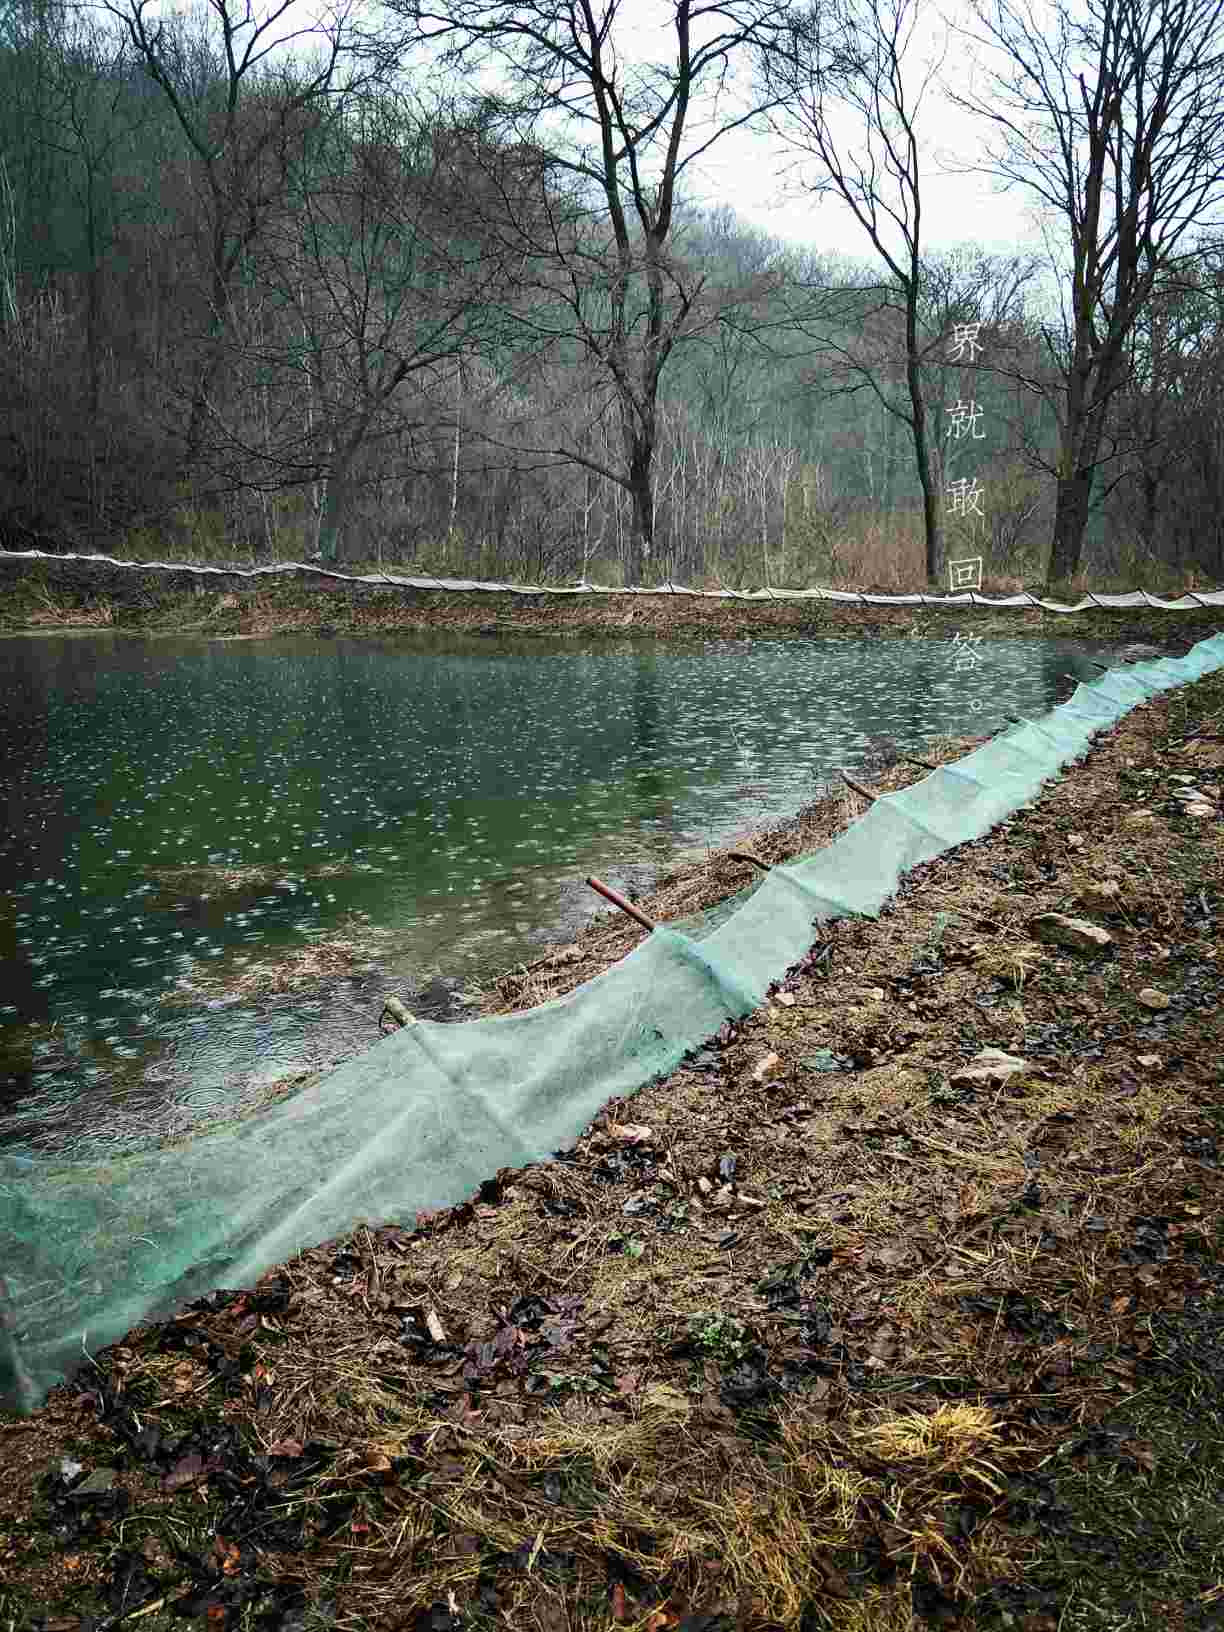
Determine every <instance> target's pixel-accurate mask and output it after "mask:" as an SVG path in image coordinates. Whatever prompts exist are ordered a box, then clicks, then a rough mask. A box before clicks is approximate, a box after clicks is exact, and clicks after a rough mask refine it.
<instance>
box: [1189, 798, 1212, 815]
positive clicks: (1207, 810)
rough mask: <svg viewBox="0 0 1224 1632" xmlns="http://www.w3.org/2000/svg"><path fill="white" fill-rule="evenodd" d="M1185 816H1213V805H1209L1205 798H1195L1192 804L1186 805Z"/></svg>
mask: <svg viewBox="0 0 1224 1632" xmlns="http://www.w3.org/2000/svg"><path fill="white" fill-rule="evenodd" d="M1186 815H1187V816H1198V817H1200V818H1202V817H1203V816H1214V815H1215V806H1214V805H1209V804H1208V803H1207V801H1206V800H1205V799H1196V800H1195V802H1194V803H1193V804H1192V805H1187V806H1186Z"/></svg>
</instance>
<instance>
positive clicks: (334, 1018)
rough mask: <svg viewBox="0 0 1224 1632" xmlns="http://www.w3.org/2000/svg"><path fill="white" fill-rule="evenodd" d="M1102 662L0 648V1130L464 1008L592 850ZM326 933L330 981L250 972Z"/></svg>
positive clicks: (580, 891) (216, 1105)
mask: <svg viewBox="0 0 1224 1632" xmlns="http://www.w3.org/2000/svg"><path fill="white" fill-rule="evenodd" d="M1090 650H1091V649H1090V648H1088V647H1085V646H1082V645H1073V644H1072V643H1069V642H1059V641H1037V640H1024V639H1015V640H1004V641H998V642H993V643H986V644H983V645H982V646H981V647H980V648H978V654H979V661H977V662H976V664H975V665H974V666H972V667H969V666H968V665H966V664H965V663H964V662H963V661H962V662H961V663H957V661H955V654H954V649H953V645H952V642H951V641H950V640H941V641H927V640H892V641H886V642H884V641H880V642H877V641H870V642H868V641H861V642H845V641H836V642H820V641H811V642H802V643H801V642H795V641H786V642H757V643H752V644H745V643H725V642H724V643H715V644H710V645H707V646H704V647H700V648H693V649H677V648H674V647H662V646H660V647H643V646H640V645H639V646H634V647H626V646H624V645H616V646H613V645H608V644H604V645H602V646H601V645H589V646H578V645H577V644H571V643H568V642H567V643H566V645H565V647H564V649H562V650H546V651H541V650H540V646H539V643H532V644H531V645H530V646H525V645H522V644H512V643H509V642H496V643H493V642H488V641H480V642H475V641H473V642H468V643H466V644H465V643H462V642H457V641H455V640H453V639H448V640H446V641H445V643H441V642H439V641H438V640H437V639H436V638H435V639H429V638H419V639H411V638H397V639H395V640H394V641H384V642H377V641H368V640H363V641H348V640H335V641H320V640H309V639H292V640H289V639H285V640H274V641H261V642H258V643H231V642H201V641H193V640H188V639H181V640H159V641H157V642H147V643H146V642H142V641H138V640H131V639H125V638H124V637H121V636H92V637H89V638H66V637H65V638H58V637H57V638H49V639H37V640H29V639H26V640H15V639H10V640H4V641H0V686H2V687H3V691H2V693H0V695H2V696H3V699H4V704H3V715H2V717H0V766H2V767H3V798H4V802H5V811H6V816H7V820H6V821H5V823H4V826H3V828H2V829H0V1144H10V1145H12V1144H18V1145H24V1146H26V1147H28V1148H33V1149H39V1150H44V1151H47V1150H63V1151H69V1150H71V1151H77V1150H80V1149H81V1148H82V1142H83V1141H84V1142H86V1143H88V1144H89V1145H90V1146H91V1147H94V1148H96V1147H97V1146H98V1145H99V1144H101V1145H104V1146H105V1147H106V1148H108V1149H116V1148H119V1147H126V1146H129V1145H132V1144H134V1143H139V1142H143V1141H144V1140H145V1139H147V1138H149V1137H151V1136H154V1135H157V1134H161V1133H166V1132H171V1131H175V1132H177V1131H183V1130H185V1129H187V1128H189V1127H190V1126H192V1125H193V1124H195V1123H197V1122H199V1121H201V1120H206V1119H208V1118H210V1117H215V1116H218V1115H222V1114H225V1112H226V1111H227V1110H228V1109H230V1108H231V1107H236V1106H239V1105H245V1104H249V1103H253V1102H255V1101H256V1100H257V1099H258V1097H259V1095H260V1093H261V1092H262V1091H264V1090H266V1087H267V1085H268V1084H270V1083H271V1082H273V1081H275V1080H276V1079H279V1078H284V1077H286V1076H287V1075H290V1074H293V1073H295V1072H301V1071H305V1070H309V1069H312V1068H316V1067H318V1066H321V1065H325V1064H328V1063H330V1062H331V1061H333V1060H335V1059H338V1058H341V1057H343V1056H344V1055H346V1054H349V1053H352V1052H353V1051H355V1050H356V1049H359V1048H361V1047H364V1046H366V1045H367V1044H368V1043H369V1042H372V1041H373V1040H374V1039H375V1037H376V1036H377V1030H376V1025H377V1017H378V1012H379V1009H380V1008H381V1003H382V996H383V995H384V994H385V993H386V992H388V991H395V992H398V993H399V994H400V995H402V996H403V997H404V999H405V1000H406V1001H407V1002H408V1004H409V1006H410V1007H413V1006H415V1007H416V1009H417V1012H424V1013H432V1014H433V1015H435V1016H436V1017H438V1016H445V1015H446V1014H448V1013H449V1014H451V1015H453V1016H454V1017H456V1018H460V1017H462V1014H463V1012H464V1011H463V1010H462V1008H461V1007H458V1006H456V1000H455V996H454V995H453V994H454V991H455V988H461V987H462V985H463V983H464V982H468V983H473V982H476V981H478V980H479V979H480V978H481V977H482V976H483V975H487V974H489V973H491V972H493V971H496V970H500V969H504V968H507V967H509V966H511V965H512V964H514V963H515V962H517V961H519V960H525V959H529V958H531V957H532V956H534V955H536V954H537V953H538V950H539V948H540V946H541V945H542V944H543V943H546V942H549V941H556V940H559V939H563V938H565V937H566V936H567V935H570V934H572V933H573V931H574V930H575V929H576V928H578V927H580V925H581V924H582V923H583V922H585V921H586V919H587V917H589V916H590V915H592V914H593V913H595V912H596V911H599V910H601V908H602V903H600V902H598V901H597V899H596V898H595V897H594V895H593V894H592V893H591V892H590V891H589V890H586V889H585V888H584V886H583V884H582V878H583V876H584V875H585V874H586V873H587V872H589V871H592V870H594V871H597V872H599V873H601V874H602V875H603V876H604V877H606V878H607V879H609V881H611V882H614V883H619V884H620V885H621V886H622V887H626V886H627V887H629V888H641V887H643V886H645V885H646V884H648V883H649V882H650V880H651V878H652V877H655V876H657V873H658V871H659V869H660V868H661V867H662V866H663V865H665V864H666V862H667V861H668V860H669V859H674V858H675V857H677V856H678V855H681V854H691V853H692V852H693V851H694V850H697V849H699V848H700V847H703V846H706V845H713V844H716V843H718V842H719V841H720V840H723V839H725V838H726V837H728V836H729V835H730V834H732V833H734V832H737V831H740V830H742V829H743V828H745V827H746V826H749V825H761V824H762V823H764V822H766V821H768V820H769V819H770V818H773V817H779V816H781V815H783V814H785V813H787V812H789V811H793V810H794V809H796V808H797V807H798V806H799V805H801V804H802V803H804V802H805V801H806V800H807V799H809V798H811V797H813V796H814V795H815V794H816V793H817V792H818V791H819V789H820V787H821V786H822V785H824V784H826V783H827V781H828V779H829V778H830V776H831V774H832V773H833V771H834V770H835V768H836V767H837V766H839V765H844V766H846V767H847V768H850V767H852V766H853V765H854V764H855V763H856V762H860V761H861V760H862V759H863V757H864V755H865V753H866V752H867V750H868V748H869V745H870V743H871V742H872V740H873V739H876V738H879V737H887V738H889V739H891V740H892V741H894V742H896V743H897V744H898V745H899V746H901V747H902V748H910V749H917V748H919V747H920V746H921V744H922V743H923V742H924V741H926V740H927V739H928V738H930V737H931V736H932V735H935V734H937V733H940V732H955V733H966V732H978V731H983V732H984V731H987V730H990V729H993V728H995V727H997V726H999V725H1001V724H1002V723H1003V716H1004V715H1005V714H1008V713H1016V714H1034V713H1039V712H1041V711H1043V710H1045V709H1047V708H1049V707H1050V706H1052V704H1053V703H1054V702H1056V701H1058V700H1060V699H1062V698H1064V697H1066V696H1067V695H1068V694H1069V692H1070V689H1071V685H1072V681H1073V680H1074V679H1075V678H1079V679H1092V678H1094V677H1095V675H1096V672H1097V671H1096V670H1093V669H1092V668H1090V666H1089V664H1088V656H1089V653H1090ZM327 937H342V938H343V939H344V940H345V941H347V942H349V943H351V945H352V947H353V948H355V949H356V950H355V952H354V956H355V957H356V959H357V962H356V964H355V965H349V966H346V967H345V968H344V969H343V970H342V971H341V975H338V976H337V978H334V979H332V980H331V981H330V982H329V983H328V984H327V985H326V987H325V988H324V989H323V990H322V991H320V989H319V987H318V986H317V985H316V986H315V987H314V988H313V989H311V990H310V991H308V992H307V993H306V994H305V995H303V994H302V993H301V992H287V993H286V992H280V993H278V992H275V991H273V992H268V991H266V990H263V989H261V988H259V987H258V986H257V987H256V988H255V990H254V991H253V992H252V989H251V985H250V982H249V980H247V977H248V976H250V975H251V974H252V973H253V972H257V971H258V969H259V968H260V967H261V966H263V967H266V966H267V965H266V960H267V959H268V958H269V957H270V956H275V957H277V958H280V957H282V956H283V955H284V954H287V953H290V952H293V951H294V950H298V951H300V950H301V949H302V948H305V947H309V946H311V945H317V944H318V943H319V941H320V938H324V944H326V938H327ZM244 981H245V982H246V985H245V987H244ZM460 996H461V993H460Z"/></svg>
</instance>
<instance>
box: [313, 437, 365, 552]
mask: <svg viewBox="0 0 1224 1632" xmlns="http://www.w3.org/2000/svg"><path fill="white" fill-rule="evenodd" d="M355 452H356V449H355V448H345V449H343V450H342V451H341V452H340V454H339V455H338V457H337V458H336V461H335V463H334V464H333V466H332V469H331V472H330V474H329V475H328V478H327V481H326V483H325V484H324V488H323V505H322V509H321V512H320V515H319V545H318V548H319V554H320V555H321V556H322V557H323V559H324V561H341V560H349V559H351V558H352V557H351V552H349V553H346V552H345V551H344V542H345V540H344V529H345V526H346V525H347V523H348V519H349V511H350V510H351V509H352V503H353V480H352V474H353V457H354V454H355Z"/></svg>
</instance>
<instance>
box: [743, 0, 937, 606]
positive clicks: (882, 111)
mask: <svg viewBox="0 0 1224 1632" xmlns="http://www.w3.org/2000/svg"><path fill="white" fill-rule="evenodd" d="M917 13H918V0H831V3H830V4H828V5H825V4H823V3H822V4H820V5H819V6H817V7H815V8H813V9H810V10H804V11H801V12H796V13H795V14H794V15H793V17H792V19H791V23H790V27H789V30H788V31H787V34H786V36H785V38H784V39H783V40H782V41H780V42H778V41H775V42H771V44H770V46H769V48H768V49H766V50H765V51H763V52H761V54H760V57H759V67H760V71H761V78H762V82H763V84H764V85H765V86H766V88H767V91H768V93H769V101H770V102H771V104H774V105H775V106H776V108H777V111H776V112H775V113H774V114H773V115H772V124H773V127H774V129H775V131H776V133H777V135H778V136H779V137H780V138H781V139H782V140H783V141H784V142H785V143H786V144H787V146H788V147H790V148H791V149H792V150H793V151H795V152H797V153H798V154H800V155H801V156H802V159H803V160H807V161H812V167H811V168H805V169H804V170H802V172H801V182H802V185H803V187H804V188H805V190H807V191H810V192H811V193H814V194H824V193H832V194H834V195H836V196H837V197H838V198H840V199H841V200H842V201H843V202H844V203H845V204H846V205H847V206H848V208H849V209H850V211H851V213H852V214H853V216H854V218H855V220H856V221H857V222H858V224H859V226H860V227H861V228H862V230H863V232H864V233H865V234H866V236H867V237H868V239H869V240H870V242H871V245H872V248H873V249H874V250H875V252H876V254H877V255H878V256H879V257H880V259H881V260H882V261H883V262H884V265H885V267H886V268H887V270H888V273H889V277H890V280H891V281H890V282H889V283H888V284H886V285H882V286H878V287H876V288H873V289H872V290H871V293H872V294H873V295H876V296H878V297H879V298H878V305H877V308H876V309H877V310H878V309H879V308H880V307H883V308H884V309H887V310H894V311H899V313H900V314H901V317H902V319H903V322H904V330H905V341H904V357H903V374H904V391H905V395H904V398H903V399H899V398H898V397H897V396H896V395H895V394H894V393H893V392H891V391H890V390H889V389H888V381H887V377H886V376H883V375H882V374H881V373H880V372H879V371H878V370H877V369H876V368H875V367H874V366H872V364H871V363H870V362H867V363H864V362H862V361H861V360H860V361H858V362H857V363H856V364H855V370H854V371H855V373H856V375H857V381H856V384H855V385H854V387H853V389H855V390H857V389H861V388H863V387H869V388H870V389H871V390H873V391H874V392H875V394H876V395H877V397H878V398H879V401H880V403H881V405H882V407H883V408H884V409H885V411H886V412H887V413H889V414H892V415H895V416H897V417H898V418H900V419H901V420H902V421H903V422H904V423H905V425H906V426H908V428H909V432H910V436H911V437H912V439H913V445H914V462H915V466H916V468H917V473H918V485H919V487H920V488H921V490H922V512H923V524H924V528H925V535H926V570H927V578H928V580H930V581H932V582H933V581H934V580H935V579H936V578H937V577H938V574H939V570H940V526H939V497H938V489H937V486H936V482H935V478H934V474H933V471H932V462H933V461H932V454H931V433H930V429H929V426H928V416H927V409H926V404H925V401H924V398H923V388H922V364H923V358H924V350H930V347H931V345H932V344H936V343H938V342H937V341H935V342H929V343H927V344H926V346H925V348H924V342H923V337H922V336H921V334H920V332H919V315H920V309H921V304H922V295H923V264H922V182H921V159H920V153H919V143H918V114H919V110H920V107H921V104H922V100H923V97H924V96H925V94H926V92H927V90H928V88H929V86H930V84H931V81H932V79H933V78H934V77H935V75H936V73H937V72H938V68H939V64H938V63H933V64H929V65H928V66H927V67H926V69H925V71H924V72H923V73H922V75H921V77H920V78H919V79H918V82H917V84H916V86H915V85H913V83H912V81H913V78H914V76H913V73H912V70H908V69H907V63H906V59H907V57H908V56H909V55H910V54H911V48H912V42H913V34H914V28H915V24H916V21H917ZM841 109H849V110H850V111H851V113H852V114H853V115H855V116H856V118H855V123H856V125H857V126H858V129H857V131H856V133H855V137H854V140H853V143H852V144H851V143H849V142H844V141H842V140H841V139H840V137H839V136H838V134H837V115H838V112H839V111H840V110H841ZM847 309H848V308H847ZM853 355H854V354H853V352H852V351H850V350H844V356H845V357H846V358H847V359H852V358H853Z"/></svg>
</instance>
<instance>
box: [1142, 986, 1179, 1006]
mask: <svg viewBox="0 0 1224 1632" xmlns="http://www.w3.org/2000/svg"><path fill="white" fill-rule="evenodd" d="M1135 1001H1136V1002H1137V1003H1142V1004H1143V1006H1144V1008H1145V1009H1167V1008H1168V1006H1169V1004H1170V1003H1171V1002H1172V1001H1173V999H1172V998H1171V997H1170V996H1169V995H1168V993H1167V992H1162V991H1159V990H1158V989H1157V988H1156V987H1155V986H1145V987H1144V988H1143V990H1142V991H1141V992H1137V993H1136V994H1135Z"/></svg>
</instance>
